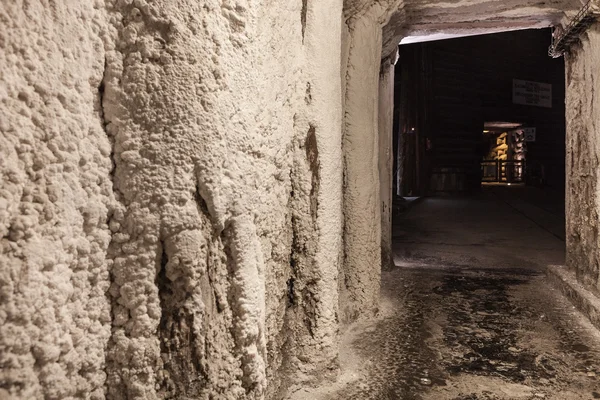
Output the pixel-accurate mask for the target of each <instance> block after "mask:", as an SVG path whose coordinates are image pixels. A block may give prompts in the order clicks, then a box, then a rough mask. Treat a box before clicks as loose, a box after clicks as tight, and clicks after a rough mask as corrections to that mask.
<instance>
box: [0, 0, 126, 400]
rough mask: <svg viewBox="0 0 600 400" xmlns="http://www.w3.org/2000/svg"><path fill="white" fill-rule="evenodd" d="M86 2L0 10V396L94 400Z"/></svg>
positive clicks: (97, 34) (106, 204)
mask: <svg viewBox="0 0 600 400" xmlns="http://www.w3.org/2000/svg"><path fill="white" fill-rule="evenodd" d="M105 25H106V14H105V13H104V12H103V10H101V9H97V8H95V7H94V4H93V3H92V2H87V3H86V2H78V1H69V2H58V3H54V4H53V6H52V7H50V6H49V4H47V3H45V2H36V1H33V2H26V3H22V2H17V1H7V2H2V4H0V249H1V255H0V388H2V389H0V393H4V394H6V391H8V392H9V393H11V394H13V395H14V396H15V398H20V399H37V398H46V399H65V398H73V397H79V398H84V397H87V398H102V397H103V393H104V383H105V378H106V374H105V371H104V367H105V358H106V344H107V342H108V339H109V336H110V333H111V309H110V300H109V299H108V297H107V295H106V294H107V290H108V287H109V286H110V278H109V265H110V260H108V259H107V257H106V254H107V249H108V246H109V242H110V239H111V234H110V229H109V226H108V218H109V214H110V212H111V211H110V210H111V209H112V205H113V203H114V195H113V188H112V179H111V171H112V169H113V165H112V162H111V152H112V150H111V142H110V139H109V137H108V136H107V134H106V133H105V130H104V123H103V118H102V110H101V107H100V102H101V96H100V92H101V86H102V76H103V70H104V45H103V41H102V37H103V33H104V26H105Z"/></svg>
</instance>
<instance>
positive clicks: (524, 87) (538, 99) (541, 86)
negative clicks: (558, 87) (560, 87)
mask: <svg viewBox="0 0 600 400" xmlns="http://www.w3.org/2000/svg"><path fill="white" fill-rule="evenodd" d="M513 103H514V104H523V105H526V106H537V107H547V108H552V85H551V84H549V83H541V82H532V81H523V80H520V79H513Z"/></svg>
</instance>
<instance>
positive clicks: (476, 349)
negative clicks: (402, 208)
mask: <svg viewBox="0 0 600 400" xmlns="http://www.w3.org/2000/svg"><path fill="white" fill-rule="evenodd" d="M394 233H395V242H394V243H395V245H394V250H395V255H396V259H395V262H396V267H395V268H394V269H393V270H391V271H385V272H384V273H383V277H382V282H383V284H382V306H381V312H380V315H379V316H378V318H375V319H373V320H370V321H363V322H361V323H357V324H355V325H354V326H352V327H351V328H350V329H349V330H348V331H347V332H346V334H345V335H344V338H343V339H344V341H343V344H342V356H341V359H340V362H341V367H342V373H341V375H340V379H339V381H338V382H337V383H336V384H335V385H329V386H327V387H323V388H319V389H317V390H305V391H300V392H298V393H296V396H294V399H301V398H306V399H309V398H310V399H332V400H333V399H400V400H411V399H419V400H420V399H423V400H446V399H447V400H478V399H479V400H484V399H485V400H492V399H493V400H512V399H554V400H571V399H573V400H575V399H578V400H579V399H600V335H599V333H598V331H597V330H595V329H594V328H593V327H592V326H591V325H590V324H589V323H588V322H587V321H586V320H585V319H584V318H583V316H582V315H581V314H579V313H578V312H576V311H575V310H574V309H573V307H572V305H571V304H570V303H569V302H568V301H567V300H565V299H564V298H563V297H562V295H561V294H560V292H559V291H558V290H556V289H554V288H553V287H552V286H551V285H550V284H549V283H548V282H547V280H546V277H545V275H544V267H545V266H546V265H548V264H559V263H562V262H563V257H564V242H562V241H561V240H560V239H559V238H557V237H556V235H554V234H552V233H551V232H548V231H545V230H544V229H543V227H542V226H540V224H537V223H536V221H534V220H532V219H530V218H528V217H527V216H526V215H523V214H522V213H519V212H516V211H515V210H514V209H513V208H511V207H510V206H509V205H507V204H506V203H505V202H504V201H503V200H502V199H500V198H498V197H497V196H495V195H493V194H492V193H484V194H482V195H480V196H477V197H472V198H462V199H450V198H448V199H427V200H424V201H423V202H421V203H420V204H418V205H417V206H415V207H414V208H412V209H410V210H409V211H408V212H406V213H405V215H402V216H401V218H399V220H397V221H396V226H395V231H394Z"/></svg>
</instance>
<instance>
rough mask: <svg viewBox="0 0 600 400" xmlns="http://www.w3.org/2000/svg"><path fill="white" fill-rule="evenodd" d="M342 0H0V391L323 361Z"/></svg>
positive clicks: (70, 394)
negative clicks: (92, 0) (21, 0)
mask: <svg viewBox="0 0 600 400" xmlns="http://www.w3.org/2000/svg"><path fill="white" fill-rule="evenodd" d="M341 15H342V2H341V1H333V2H319V1H310V0H308V1H301V0H297V1H287V0H286V1H276V2H270V3H269V4H268V5H266V4H264V3H262V2H258V1H231V2H230V1H225V2H219V1H207V2H197V1H193V0H182V1H177V2H175V1H166V2H146V1H143V0H135V1H114V2H113V1H108V2H106V4H105V3H104V2H102V1H98V2H95V3H89V5H88V4H85V3H82V2H78V1H65V2H58V3H47V2H43V1H33V2H28V3H27V4H26V5H25V4H23V5H22V4H19V3H17V2H3V3H2V4H1V5H0V20H1V21H2V23H1V24H0V38H1V39H0V51H1V55H0V70H1V71H2V76H1V77H0V80H1V85H0V101H1V103H0V104H1V106H0V107H1V114H2V118H0V130H1V132H2V135H1V136H0V152H1V153H0V154H1V156H0V176H1V182H2V184H1V185H0V238H1V239H0V245H1V246H2V254H1V256H0V296H1V303H0V304H1V305H0V329H1V334H0V388H1V389H0V397H5V396H12V397H13V398H15V399H41V398H45V399H64V398H97V399H101V398H110V399H155V398H184V397H186V398H187V397H190V398H191V397H194V398H208V397H223V396H227V398H239V399H242V398H244V399H246V398H253V399H259V398H281V397H282V395H283V394H282V393H283V392H285V390H286V388H287V387H288V386H289V385H290V384H292V383H298V382H306V381H310V380H311V379H322V378H324V377H327V376H331V375H332V374H334V373H335V370H336V366H337V364H336V357H337V335H338V333H337V332H338V323H337V307H338V282H337V279H338V273H339V270H340V263H341V260H342V234H341V233H342V205H341V197H342V186H341V180H342V156H341V117H342V110H341V99H342V93H341V83H340V77H341V71H340V65H341V62H340V59H341V55H340V52H341V24H342V20H341Z"/></svg>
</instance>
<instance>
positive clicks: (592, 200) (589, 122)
mask: <svg viewBox="0 0 600 400" xmlns="http://www.w3.org/2000/svg"><path fill="white" fill-rule="evenodd" d="M565 75H566V123H567V143H566V153H567V160H566V169H567V171H566V176H567V182H566V193H565V198H566V218H567V221H566V223H567V224H566V242H567V265H568V267H569V269H571V270H573V271H574V272H575V273H576V275H577V280H578V281H579V282H581V283H583V284H584V285H585V286H587V287H588V288H591V289H595V290H596V291H598V290H600V234H599V232H598V226H599V224H600V220H599V218H598V214H599V213H600V195H599V194H598V190H599V189H600V185H599V182H598V180H599V179H600V173H599V169H600V163H599V161H598V160H599V159H600V124H599V123H598V121H599V120H600V24H598V23H596V24H595V25H593V26H592V27H591V28H590V30H589V31H588V32H587V33H586V35H585V36H584V37H583V38H582V43H581V45H578V46H576V47H574V48H572V49H571V53H570V54H569V55H566V56H565Z"/></svg>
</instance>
